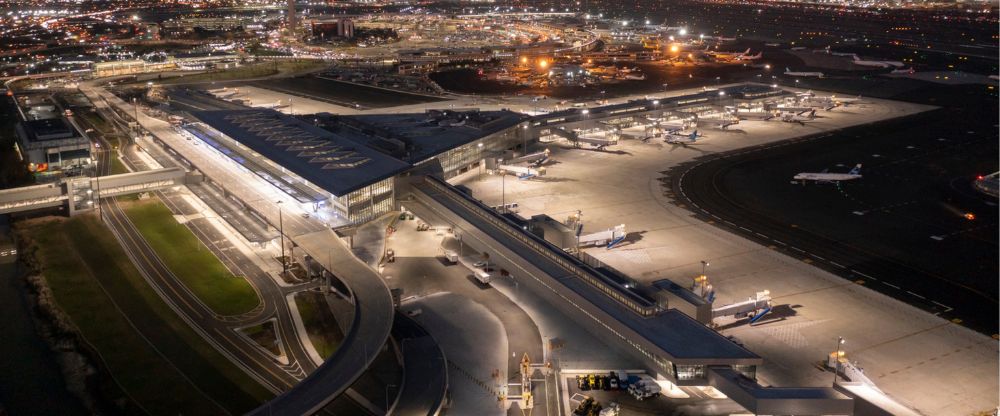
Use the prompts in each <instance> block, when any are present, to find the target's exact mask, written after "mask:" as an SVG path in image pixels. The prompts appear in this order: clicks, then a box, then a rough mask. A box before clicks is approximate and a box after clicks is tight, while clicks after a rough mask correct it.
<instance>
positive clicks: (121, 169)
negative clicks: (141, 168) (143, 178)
mask: <svg viewBox="0 0 1000 416" xmlns="http://www.w3.org/2000/svg"><path fill="white" fill-rule="evenodd" d="M129 172H130V170H128V168H126V167H125V164H124V163H122V161H121V159H119V158H118V155H115V156H113V157H112V158H111V174H112V175H117V174H120V173H129Z"/></svg>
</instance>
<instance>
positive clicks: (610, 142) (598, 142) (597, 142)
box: [576, 136, 618, 150]
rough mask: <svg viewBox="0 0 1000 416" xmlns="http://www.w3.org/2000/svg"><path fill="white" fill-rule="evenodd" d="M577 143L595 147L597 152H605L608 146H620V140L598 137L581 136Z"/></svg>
mask: <svg viewBox="0 0 1000 416" xmlns="http://www.w3.org/2000/svg"><path fill="white" fill-rule="evenodd" d="M576 142H577V143H586V144H589V145H591V146H594V148H595V149H597V150H604V149H606V148H607V147H608V146H614V145H616V144H618V139H617V138H615V139H603V138H597V137H584V136H580V137H577V139H576Z"/></svg>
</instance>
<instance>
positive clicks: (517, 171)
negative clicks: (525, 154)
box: [497, 165, 545, 180]
mask: <svg viewBox="0 0 1000 416" xmlns="http://www.w3.org/2000/svg"><path fill="white" fill-rule="evenodd" d="M497 168H498V169H500V171H501V173H503V174H507V173H511V174H514V175H517V179H521V180H525V179H531V178H534V177H537V176H544V175H545V168H543V167H539V168H530V167H527V166H512V165H500V166H497Z"/></svg>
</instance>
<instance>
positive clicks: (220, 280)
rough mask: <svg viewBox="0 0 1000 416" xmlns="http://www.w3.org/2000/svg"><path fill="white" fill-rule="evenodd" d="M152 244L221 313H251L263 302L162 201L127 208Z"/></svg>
mask: <svg viewBox="0 0 1000 416" xmlns="http://www.w3.org/2000/svg"><path fill="white" fill-rule="evenodd" d="M125 212H126V214H128V217H129V218H130V219H131V220H132V223H133V224H135V226H136V228H138V229H139V232H140V233H142V236H143V237H144V238H145V239H146V241H148V242H149V245H150V246H151V247H153V249H154V250H156V253H157V254H158V255H159V256H160V258H161V259H163V261H164V263H166V264H167V266H169V267H170V270H171V271H173V272H174V275H176V276H177V277H178V278H179V279H181V281H183V282H184V284H185V285H186V286H187V287H188V288H189V289H191V292H193V293H194V294H195V296H197V297H198V299H201V301H202V302H205V304H206V305H208V307H209V308H211V309H212V310H213V311H215V312H216V313H218V314H220V315H239V314H241V313H245V312H249V311H250V310H252V309H253V308H254V307H256V306H257V304H258V303H260V299H259V298H258V297H257V292H255V291H254V290H253V287H251V286H250V283H249V282H247V280H246V279H244V278H243V277H241V276H233V274H232V273H230V272H229V270H228V269H226V266H225V265H223V264H222V262H221V261H219V259H218V258H216V257H215V254H213V253H212V252H211V251H209V250H208V248H206V247H205V246H204V245H202V243H201V241H199V240H198V238H197V237H195V235H194V233H192V232H191V230H189V229H188V228H187V227H185V226H184V225H183V224H179V223H178V222H177V221H176V220H174V217H173V214H172V213H171V212H170V210H169V209H167V207H166V206H165V205H163V204H162V203H160V202H159V201H148V202H140V203H136V204H134V205H130V206H128V207H126V208H125Z"/></svg>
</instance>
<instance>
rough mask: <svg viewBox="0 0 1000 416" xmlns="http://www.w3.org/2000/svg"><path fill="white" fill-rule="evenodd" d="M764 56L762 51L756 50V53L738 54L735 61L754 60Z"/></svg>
mask: <svg viewBox="0 0 1000 416" xmlns="http://www.w3.org/2000/svg"><path fill="white" fill-rule="evenodd" d="M762 56H764V52H763V51H761V52H757V54H756V55H740V56H739V57H737V58H736V60H737V61H756V60H758V59H760V58H761V57H762Z"/></svg>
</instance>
